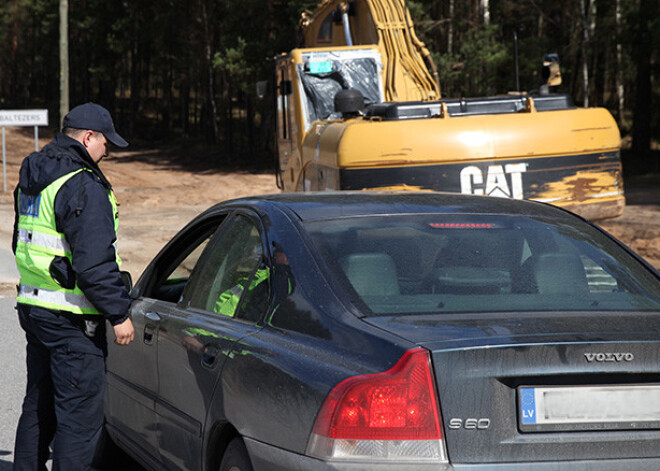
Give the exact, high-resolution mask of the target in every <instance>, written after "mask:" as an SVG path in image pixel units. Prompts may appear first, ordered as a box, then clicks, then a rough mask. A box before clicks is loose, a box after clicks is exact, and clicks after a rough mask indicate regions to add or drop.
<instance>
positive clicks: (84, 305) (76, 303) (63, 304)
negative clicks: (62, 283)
mask: <svg viewBox="0 0 660 471" xmlns="http://www.w3.org/2000/svg"><path fill="white" fill-rule="evenodd" d="M18 297H19V298H20V299H21V301H20V302H22V303H23V304H34V305H36V306H42V307H46V308H50V309H57V310H62V311H70V312H76V311H81V312H80V313H81V314H95V313H97V312H98V311H97V310H96V308H95V307H94V305H93V304H92V303H91V302H90V301H89V299H87V298H86V297H85V295H83V294H74V293H67V292H65V291H54V290H49V289H45V288H37V287H35V286H28V285H20V286H19V288H18Z"/></svg>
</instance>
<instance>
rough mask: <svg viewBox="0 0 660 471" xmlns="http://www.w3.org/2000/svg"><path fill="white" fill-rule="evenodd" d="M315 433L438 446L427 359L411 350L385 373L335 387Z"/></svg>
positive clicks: (436, 412) (421, 352) (439, 436)
mask: <svg viewBox="0 0 660 471" xmlns="http://www.w3.org/2000/svg"><path fill="white" fill-rule="evenodd" d="M313 433H314V434H316V435H320V436H325V437H327V438H330V439H343V440H441V439H442V429H441V428H440V413H439V410H438V400H437V397H436V393H435V385H434V381H433V374H432V372H431V367H430V361H429V356H428V353H427V352H426V351H425V350H423V349H422V348H417V349H414V350H409V351H407V352H406V353H405V354H404V355H403V356H402V357H401V359H400V360H399V361H398V362H397V363H396V364H395V365H394V366H393V367H392V368H390V369H389V370H387V371H385V372H383V373H377V374H370V375H363V376H354V377H351V378H348V379H346V380H344V381H342V382H341V383H339V384H338V385H337V386H335V388H334V389H333V390H332V391H331V392H330V394H329V395H328V398H327V399H326V401H325V403H324V404H323V407H322V408H321V411H320V412H319V416H318V417H317V419H316V423H315V425H314V432H313Z"/></svg>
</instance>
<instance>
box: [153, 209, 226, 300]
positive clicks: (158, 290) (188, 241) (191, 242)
mask: <svg viewBox="0 0 660 471" xmlns="http://www.w3.org/2000/svg"><path fill="white" fill-rule="evenodd" d="M223 219H224V216H223V217H222V218H214V219H212V220H209V221H205V222H204V223H202V224H200V225H199V226H197V227H195V228H193V229H192V230H190V231H189V232H188V233H186V234H182V235H181V236H180V237H179V238H178V240H177V241H176V243H174V244H173V245H172V246H171V247H170V248H169V249H168V251H167V252H166V253H164V254H163V255H162V256H161V257H160V258H159V261H158V265H157V266H156V269H155V271H154V273H155V275H154V278H153V279H152V281H151V283H149V284H148V286H147V290H146V291H145V296H147V297H150V298H154V299H158V300H161V301H167V302H171V303H177V302H179V301H180V300H181V297H182V295H183V290H184V288H185V287H186V284H187V283H188V280H189V279H190V276H191V274H192V271H193V269H194V268H195V266H196V265H197V262H198V261H199V259H200V257H201V255H202V253H203V252H204V250H205V249H206V246H207V245H208V243H209V241H210V240H211V239H212V238H213V235H214V234H215V231H216V230H217V228H218V226H219V225H220V223H221V222H222V220H223Z"/></svg>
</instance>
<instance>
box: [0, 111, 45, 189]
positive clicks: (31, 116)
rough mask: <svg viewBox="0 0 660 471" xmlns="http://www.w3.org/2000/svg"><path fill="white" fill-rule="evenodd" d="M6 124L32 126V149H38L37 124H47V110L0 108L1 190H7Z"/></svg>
mask: <svg viewBox="0 0 660 471" xmlns="http://www.w3.org/2000/svg"><path fill="white" fill-rule="evenodd" d="M6 126H34V150H35V151H37V150H39V126H48V110H0V128H2V191H7V152H6V147H5V127H6Z"/></svg>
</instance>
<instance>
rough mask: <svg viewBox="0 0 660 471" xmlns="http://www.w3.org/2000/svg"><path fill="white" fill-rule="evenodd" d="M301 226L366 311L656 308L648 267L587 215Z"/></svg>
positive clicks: (377, 219) (659, 297)
mask: <svg viewBox="0 0 660 471" xmlns="http://www.w3.org/2000/svg"><path fill="white" fill-rule="evenodd" d="M306 228H307V230H308V231H309V232H310V233H311V234H312V237H313V239H314V241H315V244H316V245H317V248H318V252H319V253H321V254H322V256H323V257H324V258H325V261H326V264H327V265H328V267H329V268H330V270H331V272H332V273H333V274H334V276H335V278H336V279H337V281H338V282H339V284H340V285H342V286H343V287H344V290H345V292H346V293H347V295H348V296H349V298H352V300H353V301H354V302H355V303H356V304H357V305H358V306H361V307H362V308H363V309H364V311H365V314H367V315H368V314H369V313H371V314H376V315H378V314H381V315H384V314H405V313H425V312H440V313H442V312H501V311H505V312H508V311H514V312H521V311H555V310H557V311H559V310H561V311H597V310H621V311H626V310H659V309H660V288H659V287H660V282H659V281H658V279H657V277H656V276H655V275H654V274H653V273H652V272H651V271H650V270H648V269H647V268H646V267H644V266H643V265H642V264H640V263H639V262H638V261H636V260H635V259H634V257H632V256H631V255H630V254H628V253H627V252H625V251H624V250H622V249H621V247H619V246H618V245H617V244H616V243H615V242H613V241H612V240H611V239H609V238H608V237H607V236H605V235H604V234H602V233H601V232H599V231H598V230H597V229H595V228H593V227H591V226H588V225H586V224H584V225H582V224H580V225H579V226H575V225H568V224H563V223H555V222H551V221H544V220H535V219H531V218H521V217H509V216H460V215H437V216H436V215H430V216H429V215H424V216H410V215H407V216H386V217H382V216H373V217H363V218H351V219H337V220H328V221H315V222H310V223H307V224H306Z"/></svg>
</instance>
